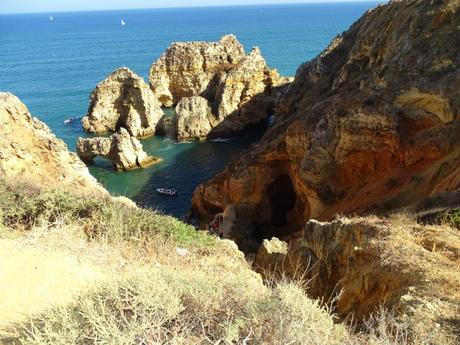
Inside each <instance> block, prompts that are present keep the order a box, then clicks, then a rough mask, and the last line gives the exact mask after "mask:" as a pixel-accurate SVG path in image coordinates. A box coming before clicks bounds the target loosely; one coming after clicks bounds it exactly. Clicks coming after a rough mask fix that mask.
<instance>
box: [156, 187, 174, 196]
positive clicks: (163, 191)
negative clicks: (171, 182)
mask: <svg viewBox="0 0 460 345" xmlns="http://www.w3.org/2000/svg"><path fill="white" fill-rule="evenodd" d="M156 191H157V192H158V193H160V194H164V195H169V196H174V195H177V190H175V189H174V188H157V189H156Z"/></svg>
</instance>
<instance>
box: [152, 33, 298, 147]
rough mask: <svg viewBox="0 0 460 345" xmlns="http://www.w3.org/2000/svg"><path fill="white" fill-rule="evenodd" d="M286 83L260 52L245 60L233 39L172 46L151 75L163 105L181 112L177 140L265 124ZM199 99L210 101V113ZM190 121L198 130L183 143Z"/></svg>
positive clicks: (255, 51) (154, 90)
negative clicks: (280, 90) (184, 126)
mask: <svg viewBox="0 0 460 345" xmlns="http://www.w3.org/2000/svg"><path fill="white" fill-rule="evenodd" d="M288 82H289V79H288V78H282V77H280V76H279V74H278V72H276V70H271V69H270V68H268V66H267V64H266V62H265V60H264V58H263V57H262V55H261V53H260V50H259V49H258V48H254V49H253V50H252V52H251V53H250V54H246V53H245V52H244V48H243V46H242V45H241V44H240V43H239V42H238V40H237V39H236V37H235V36H233V35H228V36H224V37H222V39H221V40H220V41H219V42H187V43H173V44H172V46H171V47H170V48H169V49H168V50H167V51H166V53H165V54H164V55H163V56H162V57H161V58H160V59H159V60H158V61H157V62H156V63H154V64H153V66H152V68H151V70H150V86H151V88H152V90H153V92H154V94H155V95H156V96H157V98H158V99H159V101H160V102H161V103H162V104H163V105H164V106H172V105H176V104H177V105H178V109H177V112H178V113H179V112H180V111H182V113H180V115H179V116H180V117H181V119H180V121H177V122H176V124H177V125H179V126H180V127H178V128H176V129H177V137H178V139H188V138H190V137H195V136H196V137H199V138H202V139H205V138H206V137H211V136H222V135H229V134H231V133H235V132H238V131H240V130H242V129H243V128H244V127H246V126H248V125H250V124H256V123H260V122H262V121H263V120H264V119H266V118H267V117H268V115H269V113H270V111H271V110H272V109H273V107H274V103H275V99H276V96H277V95H278V92H277V88H278V87H281V85H284V84H286V83H288ZM197 97H201V98H204V99H206V100H207V101H208V103H209V107H210V111H208V109H206V111H204V108H205V106H204V102H203V100H202V99H201V98H197ZM183 99H185V100H184V102H185V103H182V104H181V100H183ZM192 100H193V101H192ZM179 105H180V106H179ZM195 106H197V107H198V108H196V109H194V107H195ZM200 112H201V114H200V115H198V114H199V113H200ZM211 113H212V114H211ZM187 115H190V119H189V121H188V122H190V124H191V127H193V128H195V129H194V130H193V132H194V133H192V134H187V133H184V138H182V132H183V131H184V128H183V123H184V122H186V119H185V118H186V116H187ZM208 119H209V121H208ZM196 134H198V135H196Z"/></svg>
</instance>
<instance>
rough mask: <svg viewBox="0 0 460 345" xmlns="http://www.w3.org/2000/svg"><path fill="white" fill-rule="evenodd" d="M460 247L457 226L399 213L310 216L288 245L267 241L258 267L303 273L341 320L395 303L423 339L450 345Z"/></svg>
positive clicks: (273, 271)
mask: <svg viewBox="0 0 460 345" xmlns="http://www.w3.org/2000/svg"><path fill="white" fill-rule="evenodd" d="M459 249H460V240H459V236H458V230H457V229H454V228H450V227H449V226H446V225H443V226H439V225H429V226H423V225H420V224H417V223H415V222H414V221H413V220H411V219H410V218H407V217H404V216H400V215H395V216H393V217H392V218H389V219H382V218H377V217H367V218H351V219H348V218H340V219H337V220H334V221H332V222H324V223H323V222H318V221H316V220H311V221H309V222H307V224H306V225H305V227H304V230H303V233H302V236H301V238H300V239H299V240H297V241H296V242H295V243H291V245H290V246H289V247H288V245H287V244H286V243H283V242H281V241H279V240H277V239H272V240H271V241H264V244H263V246H262V247H261V248H260V250H259V252H258V255H257V257H256V267H257V268H258V269H259V270H260V271H261V272H262V273H264V274H266V273H268V272H270V274H271V275H272V276H273V274H274V275H278V274H283V275H287V276H295V275H297V276H298V275H299V274H302V275H303V277H302V278H304V279H305V280H308V286H307V291H308V293H309V295H310V296H313V297H320V298H322V299H324V300H326V301H327V300H330V301H334V302H333V303H334V305H335V308H336V311H337V313H338V315H339V316H340V317H342V318H344V317H349V316H350V314H353V315H354V318H355V319H357V320H362V319H363V318H366V317H367V316H368V315H369V314H370V313H373V312H375V311H376V310H378V308H380V307H381V306H382V305H385V307H387V308H395V309H394V310H397V311H398V313H399V315H400V317H401V319H402V320H404V322H407V323H409V324H411V325H413V331H414V332H415V333H416V334H417V333H419V334H422V333H424V331H426V330H428V331H429V332H428V333H431V337H432V339H421V341H423V342H422V343H427V344H428V343H439V344H444V343H448V340H447V339H449V338H451V339H455V336H454V334H455V332H456V328H455V322H457V321H458V316H459V305H460V295H459V291H458V289H456V288H455V287H458V286H460V280H459V279H460V275H459V274H458V265H459V259H460V256H459ZM454 320H457V321H454ZM433 325H437V326H436V327H434V328H433ZM425 333H426V332H425ZM415 343H418V342H417V341H415Z"/></svg>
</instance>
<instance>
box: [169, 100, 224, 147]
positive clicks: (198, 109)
mask: <svg viewBox="0 0 460 345" xmlns="http://www.w3.org/2000/svg"><path fill="white" fill-rule="evenodd" d="M216 123H217V119H216V117H215V116H214V115H213V114H212V113H211V107H210V106H209V103H208V101H207V100H206V99H205V98H203V97H201V96H192V97H184V98H182V99H181V101H180V102H179V104H178V105H177V107H176V116H175V118H174V128H175V130H176V138H177V139H178V140H188V139H205V138H206V137H207V136H208V134H209V133H210V132H211V130H212V129H213V128H214V125H215V124H216Z"/></svg>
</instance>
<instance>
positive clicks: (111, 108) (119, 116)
mask: <svg viewBox="0 0 460 345" xmlns="http://www.w3.org/2000/svg"><path fill="white" fill-rule="evenodd" d="M162 116H163V111H162V110H161V107H160V104H159V103H158V101H157V100H156V98H155V96H154V95H153V94H152V92H151V90H150V89H149V87H148V85H147V84H146V83H145V82H144V80H143V79H142V78H141V77H139V76H138V75H137V74H135V73H134V72H132V71H131V70H130V69H129V68H126V67H122V68H119V69H117V70H116V71H114V72H112V74H110V76H108V77H107V79H105V80H103V81H101V82H100V83H99V84H98V85H97V86H96V89H95V90H94V91H93V92H92V93H91V96H90V105H89V109H88V114H87V116H85V117H84V118H83V120H82V123H83V128H84V129H85V130H86V131H88V132H92V133H106V132H115V131H117V130H118V129H119V128H121V127H123V128H126V129H127V130H128V132H129V133H130V134H131V135H132V136H135V137H146V136H150V135H153V134H155V129H156V126H157V123H158V121H159V120H160V119H161V117H162Z"/></svg>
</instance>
